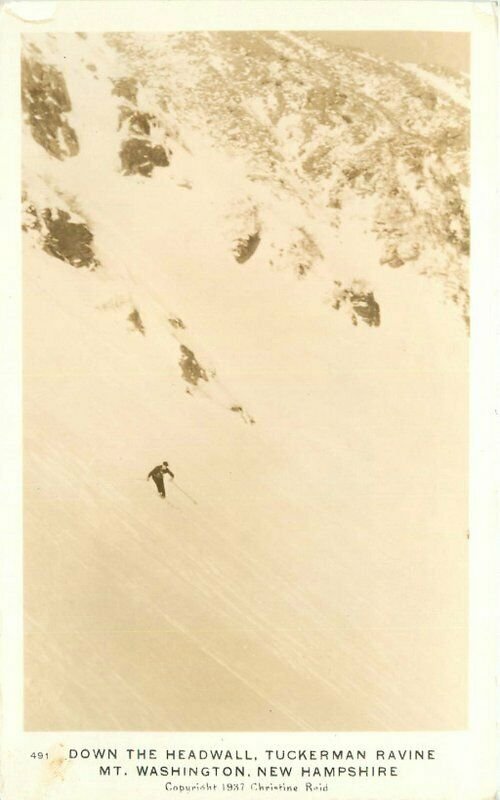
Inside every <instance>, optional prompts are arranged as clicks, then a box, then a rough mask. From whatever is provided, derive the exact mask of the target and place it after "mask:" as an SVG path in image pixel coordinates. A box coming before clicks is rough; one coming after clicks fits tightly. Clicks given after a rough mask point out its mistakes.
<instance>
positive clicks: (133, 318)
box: [127, 308, 146, 336]
mask: <svg viewBox="0 0 500 800" xmlns="http://www.w3.org/2000/svg"><path fill="white" fill-rule="evenodd" d="M127 319H128V321H129V322H131V323H132V325H133V326H134V328H135V330H137V331H139V333H142V335H143V336H145V335H146V330H145V328H144V324H143V322H142V319H141V315H140V314H139V311H138V310H137V308H134V310H133V311H131V312H130V314H129V315H128V317H127Z"/></svg>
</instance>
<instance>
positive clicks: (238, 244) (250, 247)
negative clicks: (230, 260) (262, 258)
mask: <svg viewBox="0 0 500 800" xmlns="http://www.w3.org/2000/svg"><path fill="white" fill-rule="evenodd" d="M259 244H260V233H259V232H258V231H256V232H255V233H251V234H248V235H247V236H243V237H241V238H240V239H237V240H236V241H235V242H234V244H233V255H234V257H235V259H236V261H237V262H238V264H244V263H245V261H248V259H249V258H251V257H252V256H253V254H254V253H255V251H256V250H257V247H258V246H259Z"/></svg>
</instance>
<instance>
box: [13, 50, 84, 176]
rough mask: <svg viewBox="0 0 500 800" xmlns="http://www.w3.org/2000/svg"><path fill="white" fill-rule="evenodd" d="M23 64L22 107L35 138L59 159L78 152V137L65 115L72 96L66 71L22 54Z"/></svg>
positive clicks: (69, 107) (69, 109) (69, 108)
mask: <svg viewBox="0 0 500 800" xmlns="http://www.w3.org/2000/svg"><path fill="white" fill-rule="evenodd" d="M21 68H22V71H21V96H22V105H23V111H24V113H25V115H26V118H27V121H28V123H29V125H30V128H31V134H32V136H33V139H34V140H35V142H37V143H38V144H39V145H41V147H44V148H45V150H46V151H47V152H48V153H49V154H50V155H51V156H54V157H55V158H58V159H60V160H63V159H64V158H67V157H68V156H76V155H77V154H78V152H79V144H78V137H77V135H76V132H75V131H74V129H73V128H72V127H71V125H70V124H69V122H68V120H67V118H66V115H67V113H68V112H69V111H71V100H70V96H69V93H68V89H67V87H66V81H65V80H64V77H63V75H62V74H61V72H59V70H58V69H56V67H54V66H52V65H50V64H45V63H43V62H42V61H37V60H35V59H33V58H23V59H22V64H21Z"/></svg>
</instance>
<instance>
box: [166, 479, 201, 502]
mask: <svg viewBox="0 0 500 800" xmlns="http://www.w3.org/2000/svg"><path fill="white" fill-rule="evenodd" d="M172 483H173V484H174V486H175V487H176V488H177V489H178V490H179V491H180V492H182V494H185V495H186V497H188V498H189V499H190V500H191V502H192V503H194V504H195V506H197V505H198V503H197V502H196V500H195V499H194V497H191V495H190V494H188V493H187V492H185V491H184V489H181V487H180V486H179V484H178V483H176V482H175V481H172Z"/></svg>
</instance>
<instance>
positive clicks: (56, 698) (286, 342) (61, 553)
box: [23, 33, 467, 730]
mask: <svg viewBox="0 0 500 800" xmlns="http://www.w3.org/2000/svg"><path fill="white" fill-rule="evenodd" d="M25 55H26V59H27V62H29V64H30V65H31V66H30V67H29V69H28V72H27V73H26V75H27V77H26V79H25V84H24V91H25V103H26V106H25V108H26V119H25V121H26V125H25V129H24V132H23V136H24V139H23V184H24V186H23V204H24V211H25V216H24V223H23V224H24V251H23V268H24V273H23V285H24V375H25V386H24V398H25V400H24V431H25V459H24V463H25V509H24V512H25V548H24V551H25V574H26V580H25V587H26V595H25V610H26V637H25V654H26V726H27V728H28V729H44V730H79V729H80V730H85V729H88V730H96V729H102V730H105V729H106V730H113V729H117V730H119V729H128V730H141V729H143V730H155V729H156V730H162V729H163V730H165V729H168V730H196V729H198V730H210V729H212V730H235V729H240V730H335V729H338V730H342V729H343V730H354V729H361V730H370V729H371V730H380V729H389V730H395V729H398V730H405V729H406V730H416V729H419V730H430V729H439V728H453V727H460V726H461V725H462V724H463V722H464V719H465V710H466V703H465V682H466V675H465V670H464V669H462V667H461V666H460V665H462V664H464V663H465V655H464V654H465V652H466V620H467V609H466V596H465V595H466V593H465V590H464V586H465V576H466V547H467V538H466V528H467V513H466V512H467V508H466V507H467V498H466V490H465V486H466V481H465V476H466V469H467V441H466V439H467V437H466V416H467V369H466V366H467V332H466V327H465V325H464V321H463V318H462V317H463V315H465V314H466V313H467V308H466V306H467V304H466V294H467V272H466V267H467V255H466V251H467V233H466V223H467V207H466V194H467V168H466V167H467V164H466V141H467V125H466V122H467V120H466V116H465V109H464V107H463V105H461V104H460V103H458V102H456V101H455V100H454V99H453V93H454V92H456V91H458V89H457V86H456V85H455V84H454V83H452V82H449V81H447V79H446V77H445V76H440V81H439V83H436V81H435V80H433V81H427V78H426V77H425V75H420V73H419V74H416V73H415V72H414V71H412V70H411V69H410V67H409V66H408V65H404V66H403V65H397V64H391V63H389V62H385V61H384V60H383V59H377V58H371V59H370V60H368V59H366V58H364V57H363V54H362V53H359V52H349V51H343V50H337V49H334V48H332V49H328V48H326V49H325V46H324V45H320V44H319V43H318V42H317V41H316V40H315V39H314V37H311V36H308V35H305V36H299V35H297V34H286V33H262V34H257V33H255V34H253V33H246V34H245V33H221V34H217V33H210V34H201V33H199V34H198V33H194V34H176V35H172V36H161V37H157V36H155V35H152V34H151V35H128V34H113V35H106V36H101V35H96V34H88V35H83V36H73V35H69V34H58V35H56V36H46V35H44V34H40V35H37V36H33V37H31V39H26V41H25ZM36 65H38V66H36ZM446 87H451V89H450V93H449V94H447V93H446V91H445V88H446ZM462 89H463V91H465V89H464V87H462ZM461 91H462V90H461ZM461 96H462V95H461ZM75 267H78V268H75ZM81 267H84V268H81ZM85 267H86V268H85ZM163 460H168V461H169V464H170V466H171V468H172V471H173V472H174V474H175V481H174V482H170V481H169V480H168V476H167V481H166V488H167V497H166V499H165V501H163V500H161V499H160V498H159V497H157V493H156V489H155V487H154V486H153V485H152V482H151V481H149V482H147V481H146V476H147V474H148V472H149V471H150V470H151V469H152V467H154V466H155V465H157V464H159V463H161V462H162V461H163ZM450 620H452V621H453V622H452V623H450ZM436 664H437V665H438V668H436ZM40 697H43V698H44V701H43V704H42V703H40V702H39V698H40Z"/></svg>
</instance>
